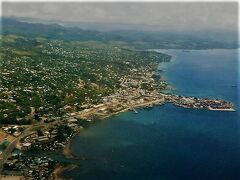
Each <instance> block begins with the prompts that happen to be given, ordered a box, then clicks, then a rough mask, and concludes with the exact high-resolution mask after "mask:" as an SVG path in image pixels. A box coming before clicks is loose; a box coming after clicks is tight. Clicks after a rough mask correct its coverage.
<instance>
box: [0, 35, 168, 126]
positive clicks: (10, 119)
mask: <svg viewBox="0 0 240 180" xmlns="http://www.w3.org/2000/svg"><path fill="white" fill-rule="evenodd" d="M1 42H2V46H1V59H0V67H1V68H0V102H1V103H0V122H1V123H20V124H28V123H30V122H31V120H32V118H35V119H37V120H39V117H42V116H61V115H63V114H64V113H65V112H68V111H74V110H81V109H82V106H84V105H86V104H97V103H99V101H100V100H101V98H102V97H104V96H106V95H109V94H111V93H113V92H114V91H115V90H116V89H117V88H118V87H119V83H120V79H121V78H122V77H123V76H124V75H126V74H128V73H129V71H130V70H131V69H134V68H135V69H138V68H141V67H149V68H156V67H154V66H153V64H156V63H159V62H162V61H168V60H169V59H170V57H169V56H168V55H164V54H161V53H155V52H149V51H137V50H135V49H134V48H133V47H130V46H126V45H122V44H119V43H112V44H105V43H101V42H96V41H84V42H82V41H64V40H49V39H46V38H43V37H34V38H33V37H31V36H19V35H13V34H12V35H3V36H2V37H1ZM33 114H35V115H33Z"/></svg>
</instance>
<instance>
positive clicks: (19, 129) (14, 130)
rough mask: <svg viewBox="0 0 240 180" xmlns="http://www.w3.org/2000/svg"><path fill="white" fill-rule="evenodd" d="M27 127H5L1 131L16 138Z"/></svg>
mask: <svg viewBox="0 0 240 180" xmlns="http://www.w3.org/2000/svg"><path fill="white" fill-rule="evenodd" d="M26 127H27V126H24V125H21V126H20V125H7V126H3V127H2V131H3V132H5V133H7V134H10V135H12V136H14V137H18V136H20V135H21V133H22V131H24V129H26Z"/></svg>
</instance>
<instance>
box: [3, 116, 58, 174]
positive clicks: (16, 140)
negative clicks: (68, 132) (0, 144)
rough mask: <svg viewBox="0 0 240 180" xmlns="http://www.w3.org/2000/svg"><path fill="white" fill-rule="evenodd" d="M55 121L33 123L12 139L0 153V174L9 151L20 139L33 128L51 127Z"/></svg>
mask: <svg viewBox="0 0 240 180" xmlns="http://www.w3.org/2000/svg"><path fill="white" fill-rule="evenodd" d="M56 123H57V121H54V122H52V123H48V124H46V123H42V122H40V123H37V124H34V125H31V126H29V127H28V128H27V129H25V130H24V131H23V132H22V134H21V135H20V136H18V137H17V138H16V139H15V140H14V141H12V142H11V143H10V144H9V145H8V146H7V148H6V149H5V150H4V151H3V153H2V154H1V155H0V175H1V172H2V170H3V165H4V163H5V161H6V160H7V159H8V158H9V157H10V156H11V152H12V151H13V150H14V148H15V147H16V145H17V144H18V143H19V141H20V139H22V138H24V137H26V136H28V135H29V134H30V133H31V132H32V131H33V130H34V129H36V128H38V127H41V126H44V127H51V126H53V125H55V124H56Z"/></svg>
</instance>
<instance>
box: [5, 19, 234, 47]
mask: <svg viewBox="0 0 240 180" xmlns="http://www.w3.org/2000/svg"><path fill="white" fill-rule="evenodd" d="M1 21H2V22H1V24H2V34H3V35H7V34H17V35H23V36H30V37H44V38H49V39H60V40H69V41H101V42H105V43H108V42H112V41H115V42H121V43H127V44H130V45H133V46H135V47H137V48H139V49H146V48H150V49H153V48H154V49H161V48H162V49H213V48H237V47H238V34H237V32H234V31H232V32H229V31H228V32H224V31H194V32H190V31H166V30H165V31H163V30H161V31H153V30H151V31H150V30H148V31H146V30H139V29H140V27H138V26H137V25H124V24H107V23H106V24H101V23H75V22H74V23H73V22H54V21H42V20H36V21H34V19H24V18H22V19H16V18H2V20H1ZM101 27H105V29H102V28H101ZM136 29H138V30H136ZM144 29H147V28H144Z"/></svg>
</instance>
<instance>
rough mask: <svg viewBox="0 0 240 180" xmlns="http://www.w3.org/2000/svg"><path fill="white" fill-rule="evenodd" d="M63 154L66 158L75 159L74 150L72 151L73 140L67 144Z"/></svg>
mask: <svg viewBox="0 0 240 180" xmlns="http://www.w3.org/2000/svg"><path fill="white" fill-rule="evenodd" d="M62 154H63V155H64V156H65V157H66V158H73V155H72V149H71V140H70V141H68V142H67V144H66V146H65V147H64V149H63V151H62Z"/></svg>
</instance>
